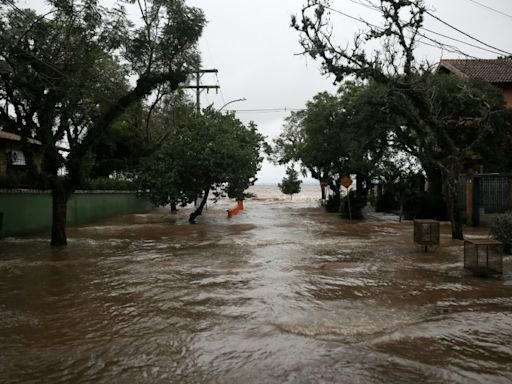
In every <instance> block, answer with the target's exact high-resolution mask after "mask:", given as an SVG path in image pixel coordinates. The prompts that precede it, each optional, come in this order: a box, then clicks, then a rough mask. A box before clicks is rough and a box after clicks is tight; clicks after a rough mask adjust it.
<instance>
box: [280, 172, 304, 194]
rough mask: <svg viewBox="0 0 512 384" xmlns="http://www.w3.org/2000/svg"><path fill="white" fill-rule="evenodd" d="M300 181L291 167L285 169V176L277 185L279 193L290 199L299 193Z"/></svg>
mask: <svg viewBox="0 0 512 384" xmlns="http://www.w3.org/2000/svg"><path fill="white" fill-rule="evenodd" d="M301 184H302V181H301V180H299V174H298V173H297V171H296V170H295V169H294V168H293V167H287V168H286V176H285V177H283V180H282V181H281V183H279V184H277V186H278V187H279V189H280V190H281V192H283V193H284V194H285V195H290V199H291V198H292V197H293V195H294V194H296V193H299V192H300V189H301V188H300V185H301Z"/></svg>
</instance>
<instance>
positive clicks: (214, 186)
mask: <svg viewBox="0 0 512 384" xmlns="http://www.w3.org/2000/svg"><path fill="white" fill-rule="evenodd" d="M264 148H265V142H264V137H263V136H262V135H261V134H260V133H258V131H257V130H256V126H255V125H254V124H249V126H245V125H244V124H242V122H241V121H240V120H238V119H236V118H235V116H234V115H233V114H222V113H220V112H217V111H215V110H213V109H211V108H208V109H205V110H204V113H203V114H201V115H199V114H194V115H191V116H190V117H189V118H188V119H186V120H185V121H183V123H182V124H181V125H180V126H179V129H178V130H177V131H176V132H175V133H174V134H171V135H169V137H168V138H167V139H166V140H165V142H164V143H163V145H162V148H161V149H160V150H159V151H157V152H156V154H155V156H154V158H153V159H152V160H151V161H150V162H149V163H148V164H147V166H146V167H145V170H144V172H143V175H142V176H143V178H144V180H145V182H146V186H147V187H149V188H150V189H151V198H152V200H153V201H154V202H155V203H156V204H158V205H165V204H170V203H173V202H178V203H181V204H182V205H186V204H189V203H191V202H193V201H196V199H198V198H201V203H200V204H199V206H198V207H197V209H196V210H195V211H194V212H193V213H192V214H191V215H190V218H189V221H190V222H191V223H193V222H195V219H196V218H197V216H199V215H201V213H202V211H203V208H204V206H205V204H206V201H207V199H208V196H209V194H210V192H213V194H214V195H215V197H219V196H223V195H227V196H229V197H240V196H241V195H242V193H243V191H244V190H246V189H247V188H248V187H249V186H250V185H252V184H254V182H255V181H256V177H255V176H256V173H257V172H258V170H259V169H260V165H261V161H262V160H263V158H262V156H261V155H262V150H263V149H264Z"/></svg>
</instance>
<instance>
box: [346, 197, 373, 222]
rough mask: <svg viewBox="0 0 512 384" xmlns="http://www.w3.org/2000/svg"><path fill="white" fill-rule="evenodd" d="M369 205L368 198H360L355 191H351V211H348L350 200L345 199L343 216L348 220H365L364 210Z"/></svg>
mask: <svg viewBox="0 0 512 384" xmlns="http://www.w3.org/2000/svg"><path fill="white" fill-rule="evenodd" d="M367 203H368V200H367V198H366V196H364V195H360V196H358V195H357V193H356V192H355V191H350V211H349V209H348V199H347V198H346V197H345V198H343V204H342V206H341V215H342V216H343V217H345V218H347V219H348V218H352V219H356V220H358V219H363V218H364V217H363V208H364V207H366V204H367Z"/></svg>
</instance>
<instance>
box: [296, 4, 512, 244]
mask: <svg viewBox="0 0 512 384" xmlns="http://www.w3.org/2000/svg"><path fill="white" fill-rule="evenodd" d="M377 9H378V10H380V12H381V15H382V18H383V27H382V28H380V27H377V26H374V25H367V26H368V29H367V31H364V32H361V33H360V34H359V35H358V36H357V37H356V38H355V40H354V42H353V44H352V45H347V44H340V43H337V42H335V41H334V38H333V34H332V33H331V22H330V20H329V14H330V12H331V11H332V8H331V7H330V2H329V1H328V0H308V1H307V3H306V5H305V6H304V7H303V9H302V12H301V15H300V17H299V18H297V17H294V18H292V26H293V27H294V28H295V29H296V30H297V31H298V32H299V33H300V43H301V45H302V47H303V48H304V50H305V53H307V54H309V55H310V56H311V57H313V58H315V59H319V60H320V62H321V63H322V69H323V71H324V73H328V74H331V75H333V76H334V77H335V81H336V82H338V83H341V82H344V81H347V79H350V80H353V78H354V77H355V78H357V79H361V80H363V81H369V82H370V83H369V84H371V83H375V84H378V85H379V87H382V90H383V91H382V93H381V96H382V97H381V98H380V99H376V104H375V107H378V108H377V109H374V110H375V111H376V112H377V113H379V111H383V112H385V115H388V116H389V118H387V119H386V120H389V122H390V123H391V124H392V125H394V127H393V129H392V130H391V131H389V133H390V134H391V136H389V138H390V139H391V140H392V144H393V145H394V148H400V149H401V150H403V151H405V152H407V153H409V154H411V155H412V156H415V157H416V158H417V159H418V160H419V162H420V163H421V165H422V166H423V168H424V169H425V172H426V173H427V176H428V177H429V179H430V181H431V185H434V184H435V183H434V178H435V177H434V175H439V176H440V177H441V178H442V185H443V196H444V198H445V200H446V203H447V205H448V216H449V218H450V220H451V223H452V237H454V238H462V237H463V235H462V224H461V218H460V211H459V207H458V206H457V182H458V179H459V175H460V174H461V173H462V172H465V171H469V170H471V169H474V167H475V165H476V164H477V163H480V164H483V163H487V164H493V166H496V164H497V163H498V162H499V161H496V159H503V158H504V155H503V153H502V154H499V153H491V152H490V151H489V150H488V146H486V145H485V142H486V140H498V141H499V142H507V143H508V142H510V138H511V137H512V133H511V130H512V128H511V126H510V117H509V116H510V111H507V110H506V109H505V106H504V101H503V98H502V97H499V96H498V91H497V90H496V89H493V88H492V87H491V86H490V85H488V84H483V83H482V82H480V81H477V80H473V79H463V78H457V77H455V76H447V75H441V74H438V73H435V71H434V70H433V68H432V67H431V66H430V65H428V63H420V62H418V61H417V60H416V58H415V55H414V50H415V48H416V45H417V43H418V39H419V38H420V37H421V36H422V33H421V29H422V27H423V18H424V14H425V13H427V10H426V7H425V4H424V2H423V1H422V0H410V1H396V0H381V1H380V5H379V6H378V7H377ZM370 42H374V43H375V42H378V43H380V47H381V49H380V50H377V51H375V50H371V51H369V50H367V49H366V48H367V46H368V45H367V44H368V43H370ZM360 116H362V117H363V118H364V119H365V120H366V119H368V118H370V119H371V117H372V114H371V113H360ZM381 116H382V115H381ZM372 124H373V126H374V128H373V129H374V130H375V131H376V132H379V130H380V129H379V127H378V122H377V121H376V120H374V121H373V122H372V123H370V124H369V128H370V129H372V128H371V125H372ZM497 136H499V137H500V138H499V139H497ZM376 137H378V135H377V136H376ZM498 148H499V149H500V150H501V149H503V146H499V147H498Z"/></svg>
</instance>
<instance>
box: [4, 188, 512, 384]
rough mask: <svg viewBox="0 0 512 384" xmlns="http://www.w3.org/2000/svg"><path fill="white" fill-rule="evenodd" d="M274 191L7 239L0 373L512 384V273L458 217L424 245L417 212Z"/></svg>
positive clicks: (22, 377)
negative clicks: (478, 263) (360, 217)
mask: <svg viewBox="0 0 512 384" xmlns="http://www.w3.org/2000/svg"><path fill="white" fill-rule="evenodd" d="M260 192H261V193H257V195H258V196H257V198H255V199H250V200H247V201H246V202H245V210H244V211H243V212H241V213H240V214H238V215H237V216H235V217H233V218H232V219H229V220H228V219H227V218H226V210H227V209H228V208H232V207H234V203H232V202H220V203H219V204H217V205H211V204H210V205H209V207H208V210H207V211H206V212H205V213H204V215H203V216H202V217H201V218H199V220H198V224H196V225H190V224H188V222H187V218H188V214H189V213H190V209H183V210H180V212H179V213H178V214H177V215H171V214H170V213H169V212H168V210H167V209H157V210H155V211H153V212H151V213H149V214H144V215H131V216H123V217H117V218H113V219H110V220H106V221H103V222H101V223H96V224H94V225H90V226H86V227H80V228H73V229H70V230H69V231H68V235H69V246H68V247H66V248H60V249H51V248H50V247H49V245H48V240H47V239H46V238H23V239H4V240H2V241H0V347H1V351H2V352H1V353H0V382H2V383H40V382H47V383H85V382H94V383H113V382H118V383H138V382H147V383H169V382H172V383H358V382H359V383H411V382H417V383H510V382H512V280H509V279H507V278H503V279H491V278H478V277H473V276H472V275H471V274H470V273H468V272H467V271H465V270H464V269H463V247H462V242H460V241H454V240H451V238H450V235H449V231H450V229H449V224H447V223H443V224H442V225H441V246H440V247H439V248H438V249H437V250H436V251H435V252H428V253H424V252H422V251H421V249H419V248H417V247H416V246H415V245H414V243H413V241H412V238H413V226H412V223H411V222H403V223H398V222H397V220H396V217H394V216H385V215H377V214H372V215H370V216H369V217H368V219H367V220H365V221H353V222H349V221H347V220H343V219H341V218H340V217H339V216H338V215H336V214H328V213H325V212H324V211H323V209H321V208H319V207H318V203H317V202H316V200H315V198H316V189H315V190H311V193H310V195H307V194H303V195H302V196H299V197H298V198H294V200H291V201H290V200H288V199H285V198H284V197H283V198H280V197H279V196H278V195H277V194H274V195H273V194H267V195H265V191H263V190H261V191H260ZM313 196H315V198H314V197H313ZM467 235H468V236H473V237H478V236H485V235H486V231H485V230H484V229H477V230H475V229H472V228H468V229H467Z"/></svg>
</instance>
